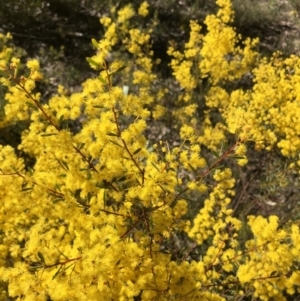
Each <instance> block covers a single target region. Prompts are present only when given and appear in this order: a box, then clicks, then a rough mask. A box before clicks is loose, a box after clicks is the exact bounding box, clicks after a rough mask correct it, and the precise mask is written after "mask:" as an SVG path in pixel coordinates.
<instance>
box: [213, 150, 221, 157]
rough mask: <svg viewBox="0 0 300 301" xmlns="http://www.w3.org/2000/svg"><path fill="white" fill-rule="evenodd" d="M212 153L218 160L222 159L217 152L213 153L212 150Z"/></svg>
mask: <svg viewBox="0 0 300 301" xmlns="http://www.w3.org/2000/svg"><path fill="white" fill-rule="evenodd" d="M211 152H212V154H213V155H214V156H215V157H216V158H218V159H219V158H220V155H219V154H218V153H217V152H215V151H213V150H212V151H211Z"/></svg>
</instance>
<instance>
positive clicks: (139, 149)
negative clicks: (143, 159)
mask: <svg viewBox="0 0 300 301" xmlns="http://www.w3.org/2000/svg"><path fill="white" fill-rule="evenodd" d="M141 150H142V149H141V148H138V149H136V150H135V151H134V152H133V155H136V154H138V153H139V152H140V151H141Z"/></svg>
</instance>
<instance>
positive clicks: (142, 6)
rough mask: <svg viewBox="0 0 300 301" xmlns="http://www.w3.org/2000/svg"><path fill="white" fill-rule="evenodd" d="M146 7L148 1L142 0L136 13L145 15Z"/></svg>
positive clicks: (146, 13) (146, 12)
mask: <svg viewBox="0 0 300 301" xmlns="http://www.w3.org/2000/svg"><path fill="white" fill-rule="evenodd" d="M148 7H149V4H148V2H147V1H144V2H143V3H142V4H141V5H140V7H139V9H138V14H139V15H140V16H143V17H146V16H147V15H148V13H149V11H148Z"/></svg>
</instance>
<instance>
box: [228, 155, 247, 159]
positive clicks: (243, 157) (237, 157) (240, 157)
mask: <svg viewBox="0 0 300 301" xmlns="http://www.w3.org/2000/svg"><path fill="white" fill-rule="evenodd" d="M228 157H229V158H233V159H245V158H246V157H245V156H234V155H233V156H228Z"/></svg>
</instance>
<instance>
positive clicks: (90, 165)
mask: <svg viewBox="0 0 300 301" xmlns="http://www.w3.org/2000/svg"><path fill="white" fill-rule="evenodd" d="M5 71H6V72H7V73H8V75H10V72H9V71H8V70H5ZM10 78H11V79H12V81H13V82H14V83H15V84H16V85H17V86H18V87H19V88H20V89H21V90H22V91H23V92H24V93H25V94H26V95H27V96H28V97H29V98H30V99H31V100H32V101H33V102H34V104H35V105H36V106H37V107H38V109H39V110H40V111H41V112H42V113H43V115H44V116H45V118H46V119H47V120H48V122H49V123H50V124H51V125H52V126H54V128H55V129H56V130H57V131H58V132H60V131H61V130H60V128H59V126H58V125H56V124H55V123H54V122H53V121H52V119H51V117H50V116H49V115H48V114H47V113H46V111H45V110H44V109H43V107H42V106H41V104H40V103H39V102H38V101H37V100H36V99H35V98H34V97H33V96H32V95H31V93H30V92H29V91H28V90H27V89H26V88H25V87H24V86H23V85H22V84H21V83H20V80H18V79H17V78H15V77H14V76H13V75H10ZM72 146H73V148H74V149H75V151H76V152H77V153H78V154H79V155H80V156H81V157H82V159H83V160H84V161H85V162H87V163H88V165H89V168H90V169H92V170H94V171H95V172H97V173H98V171H97V169H96V168H95V166H94V165H93V164H92V163H91V162H90V161H89V160H88V159H87V157H86V156H85V155H84V154H83V153H82V152H81V150H80V149H79V148H78V147H76V146H75V145H73V144H72ZM107 183H108V184H109V185H110V186H111V187H112V189H114V190H115V191H118V189H117V188H116V187H114V185H113V184H112V183H110V182H108V181H107Z"/></svg>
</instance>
